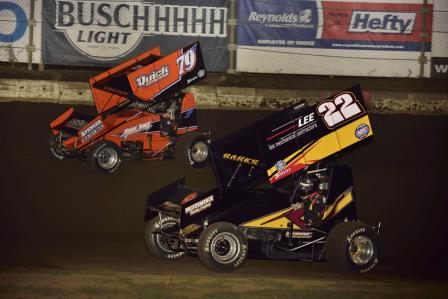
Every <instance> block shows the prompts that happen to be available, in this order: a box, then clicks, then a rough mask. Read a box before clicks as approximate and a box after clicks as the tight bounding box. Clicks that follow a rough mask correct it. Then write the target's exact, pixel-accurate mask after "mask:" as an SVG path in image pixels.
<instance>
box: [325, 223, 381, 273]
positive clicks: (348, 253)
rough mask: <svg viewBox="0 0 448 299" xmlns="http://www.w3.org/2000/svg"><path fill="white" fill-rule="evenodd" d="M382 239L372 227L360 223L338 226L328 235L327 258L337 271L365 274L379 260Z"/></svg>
mask: <svg viewBox="0 0 448 299" xmlns="http://www.w3.org/2000/svg"><path fill="white" fill-rule="evenodd" d="M379 245H380V239H379V236H378V233H377V232H376V231H375V230H374V229H373V228H371V227H369V226H366V225H364V224H362V223H358V222H343V223H339V224H337V225H336V226H335V227H334V228H333V229H332V230H331V231H330V234H329V235H328V239H327V244H326V249H325V256H326V258H327V260H328V262H329V263H330V264H331V265H332V266H333V267H334V268H336V269H337V270H339V271H344V272H357V273H365V272H368V271H371V270H372V269H373V268H374V267H375V266H376V265H377V264H378V258H379V250H380V248H379Z"/></svg>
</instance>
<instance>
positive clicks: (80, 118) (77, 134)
mask: <svg viewBox="0 0 448 299" xmlns="http://www.w3.org/2000/svg"><path fill="white" fill-rule="evenodd" d="M205 73H206V71H205V66H204V60H203V58H202V54H201V47H200V44H199V42H196V43H194V44H192V45H189V46H187V47H184V48H182V49H179V50H177V51H174V52H173V53H171V54H169V55H167V56H161V55H160V49H159V48H158V47H156V48H153V49H151V50H148V51H147V52H145V53H143V54H141V55H139V56H137V57H135V58H132V59H130V60H128V61H126V62H124V63H122V64H120V65H118V66H116V67H114V68H112V69H110V70H108V71H106V72H104V73H101V74H99V75H97V76H95V77H93V78H91V79H90V86H91V90H92V95H93V100H94V104H95V106H96V110H97V112H98V114H97V115H96V116H90V115H86V114H82V113H79V112H76V111H75V109H74V108H73V107H71V108H70V109H68V110H67V111H65V112H64V113H63V114H62V115H60V116H59V117H58V118H56V119H55V120H53V121H52V122H51V123H50V129H51V135H50V141H49V151H50V154H51V155H52V156H53V157H55V158H57V159H60V160H62V159H64V158H68V157H79V158H81V159H82V160H89V162H90V164H91V165H92V167H93V168H94V169H95V170H97V171H99V172H101V173H106V174H109V173H113V172H115V171H116V170H117V169H119V167H120V165H121V162H122V160H123V159H124V158H133V159H163V158H165V157H176V158H177V159H180V160H181V161H182V162H186V163H187V164H189V165H190V166H193V167H197V168H198V167H202V166H204V165H205V164H206V163H207V162H208V146H207V141H208V136H207V135H206V134H203V133H200V132H199V131H198V127H197V121H196V101H195V98H194V96H193V95H192V94H191V93H184V92H181V90H182V89H183V88H185V87H187V86H188V85H191V84H193V83H195V82H197V81H199V80H201V79H202V78H204V76H205Z"/></svg>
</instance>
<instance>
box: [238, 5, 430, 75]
mask: <svg viewBox="0 0 448 299" xmlns="http://www.w3.org/2000/svg"><path fill="white" fill-rule="evenodd" d="M429 2H430V4H429V5H428V8H429V11H428V13H427V15H426V20H425V21H424V19H423V14H422V10H423V1H422V0H392V1H384V0H369V1H366V0H358V1H350V0H348V1H347V0H344V1H336V0H328V1H324V0H283V1H273V0H269V1H257V0H246V1H239V7H238V9H239V11H238V24H239V27H238V52H237V69H238V70H239V71H249V72H269V73H297V74H322V75H348V76H386V77H416V76H418V75H419V63H418V57H419V55H420V51H421V49H422V45H423V48H424V50H425V51H429V52H430V51H431V47H432V35H431V31H432V20H433V4H432V3H431V1H429ZM422 28H426V31H427V32H428V34H427V36H426V37H422V35H421V32H422ZM422 38H424V40H422ZM256 60H258V61H263V63H255V61H256ZM427 75H428V76H429V68H428V69H427Z"/></svg>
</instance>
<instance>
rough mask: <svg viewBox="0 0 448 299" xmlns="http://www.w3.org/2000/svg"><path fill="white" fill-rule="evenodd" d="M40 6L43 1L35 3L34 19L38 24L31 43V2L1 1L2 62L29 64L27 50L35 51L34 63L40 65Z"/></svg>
mask: <svg viewBox="0 0 448 299" xmlns="http://www.w3.org/2000/svg"><path fill="white" fill-rule="evenodd" d="M40 6H41V1H39V0H38V1H35V7H34V12H35V17H34V18H35V20H36V21H37V22H36V25H35V26H34V29H33V30H34V33H33V39H32V40H31V42H30V36H29V20H30V16H31V4H30V1H28V0H14V1H12V0H11V1H0V24H1V26H0V61H10V62H28V59H29V57H28V51H27V49H34V51H33V56H32V62H33V63H40V61H41V58H40V36H41V31H40V28H41V26H40Z"/></svg>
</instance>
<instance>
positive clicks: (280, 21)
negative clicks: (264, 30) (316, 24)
mask: <svg viewBox="0 0 448 299" xmlns="http://www.w3.org/2000/svg"><path fill="white" fill-rule="evenodd" d="M312 18H313V11H312V10H311V9H303V10H300V9H299V10H298V12H297V13H296V12H290V13H286V12H284V13H277V14H275V13H264V12H258V11H251V12H250V13H249V16H248V18H247V21H248V22H249V23H252V24H253V23H258V24H263V25H266V27H281V28H312V26H313V25H312V24H311V25H310V23H311V20H312Z"/></svg>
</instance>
